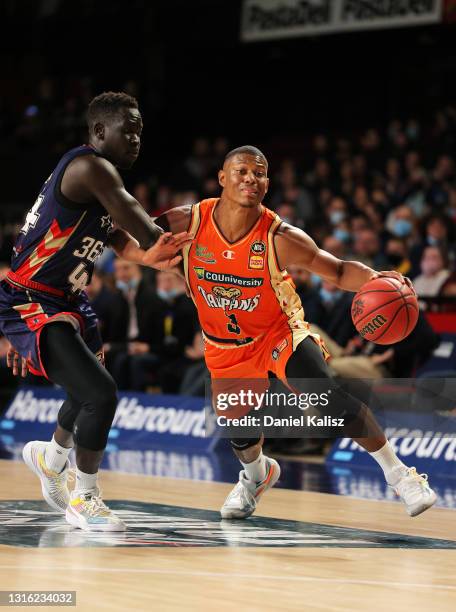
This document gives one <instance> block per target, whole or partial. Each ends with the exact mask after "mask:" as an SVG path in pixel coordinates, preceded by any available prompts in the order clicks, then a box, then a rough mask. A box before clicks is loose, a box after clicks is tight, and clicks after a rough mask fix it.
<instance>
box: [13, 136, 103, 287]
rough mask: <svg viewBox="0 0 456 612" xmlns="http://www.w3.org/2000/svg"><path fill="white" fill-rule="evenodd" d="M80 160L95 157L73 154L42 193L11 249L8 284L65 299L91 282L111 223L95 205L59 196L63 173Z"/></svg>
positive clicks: (80, 150) (85, 151)
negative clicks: (43, 289) (83, 157)
mask: <svg viewBox="0 0 456 612" xmlns="http://www.w3.org/2000/svg"><path fill="white" fill-rule="evenodd" d="M82 155H98V153H97V152H96V151H95V150H94V149H93V148H92V147H90V146H88V145H84V146H80V147H76V148H75V149H71V150H70V151H68V152H67V153H65V155H64V156H63V157H62V158H61V160H60V161H59V163H58V164H57V166H56V168H55V170H54V171H53V173H52V174H51V176H50V177H49V178H48V179H47V181H46V182H45V183H44V185H43V187H42V188H41V191H40V193H39V195H38V198H37V200H36V202H35V204H34V205H33V206H32V208H31V209H30V210H29V212H28V213H27V216H26V218H25V223H24V225H23V226H22V228H21V230H20V233H19V236H18V238H17V240H16V243H15V246H14V249H13V256H12V259H11V272H10V273H9V275H8V280H9V281H10V282H13V283H15V282H17V283H18V284H19V285H20V286H22V287H24V286H27V287H36V288H37V289H39V287H40V286H41V287H42V288H44V287H47V288H48V289H54V291H55V294H56V295H61V294H64V295H66V296H68V295H71V294H73V295H75V294H76V295H77V294H79V293H80V292H81V291H82V290H83V289H84V287H85V286H86V285H87V283H89V282H90V278H91V276H92V271H93V267H94V263H95V261H96V259H97V258H98V257H99V256H100V255H101V253H102V252H103V249H104V247H105V245H106V241H107V238H108V234H109V232H110V230H111V229H112V220H111V217H110V216H109V214H108V213H107V211H106V210H105V209H104V208H103V207H102V205H101V204H100V203H99V202H94V203H91V204H78V203H75V202H72V201H70V200H68V199H67V198H66V197H65V196H64V195H63V194H62V192H61V182H62V177H63V174H64V172H65V169H66V167H67V166H68V164H69V163H70V162H71V161H72V160H73V159H75V158H76V157H79V156H82Z"/></svg>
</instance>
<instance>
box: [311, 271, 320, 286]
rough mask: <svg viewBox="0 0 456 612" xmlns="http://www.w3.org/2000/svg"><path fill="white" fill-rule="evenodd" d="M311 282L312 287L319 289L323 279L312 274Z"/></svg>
mask: <svg viewBox="0 0 456 612" xmlns="http://www.w3.org/2000/svg"><path fill="white" fill-rule="evenodd" d="M310 282H311V284H312V287H319V286H320V285H321V278H320V277H319V276H318V274H313V273H312V274H311V275H310Z"/></svg>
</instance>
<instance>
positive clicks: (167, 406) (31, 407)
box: [0, 387, 213, 450]
mask: <svg viewBox="0 0 456 612" xmlns="http://www.w3.org/2000/svg"><path fill="white" fill-rule="evenodd" d="M64 398H65V394H64V393H63V392H62V391H61V390H56V389H49V388H33V387H28V388H23V389H20V390H19V391H18V392H17V394H16V396H15V397H14V399H13V400H12V402H11V403H10V405H9V407H8V408H7V410H6V412H5V413H4V414H3V416H2V417H1V418H0V436H6V437H9V438H10V437H14V439H15V440H21V441H26V440H30V439H34V438H39V439H47V438H49V437H50V436H51V435H52V432H53V430H54V427H55V424H56V422H57V414H58V411H59V409H60V406H61V405H62V403H63V401H64ZM211 433H212V432H208V435H210V434H211ZM109 439H110V443H111V445H114V446H118V447H125V446H130V445H132V444H134V447H135V448H139V447H147V446H152V445H161V444H165V445H167V446H173V444H178V445H179V446H180V447H183V446H184V447H188V448H198V449H205V450H208V449H209V448H210V446H211V443H212V442H213V440H211V438H210V437H206V430H205V410H204V399H203V398H193V397H184V396H175V395H149V394H146V393H119V403H118V405H117V410H116V414H115V417H114V422H113V425H112V428H111V432H110V436H109Z"/></svg>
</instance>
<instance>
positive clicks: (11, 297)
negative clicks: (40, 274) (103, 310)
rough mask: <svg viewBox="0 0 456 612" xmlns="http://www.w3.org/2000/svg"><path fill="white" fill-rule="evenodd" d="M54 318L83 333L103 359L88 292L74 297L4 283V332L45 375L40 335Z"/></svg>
mask: <svg viewBox="0 0 456 612" xmlns="http://www.w3.org/2000/svg"><path fill="white" fill-rule="evenodd" d="M51 321H66V322H68V323H70V324H71V325H73V327H74V328H75V329H76V330H77V331H78V332H79V333H80V334H81V337H82V339H83V340H84V342H85V344H86V345H87V347H88V348H89V350H90V351H91V352H92V353H94V354H95V355H97V357H98V358H99V359H100V361H103V343H102V340H101V336H100V332H99V329H98V323H97V318H96V315H95V313H94V312H93V310H92V308H91V306H90V304H89V301H88V298H87V296H86V294H85V293H82V294H81V295H80V296H78V297H75V298H74V299H71V300H67V299H65V298H60V297H56V296H53V295H50V294H46V293H43V292H40V291H34V290H30V289H22V288H18V287H14V286H12V285H11V284H9V283H8V282H7V281H6V280H3V281H1V282H0V333H2V334H3V335H4V336H5V337H6V338H7V340H9V342H10V343H11V345H12V346H13V347H14V349H15V350H16V351H17V352H18V353H19V354H20V355H21V357H24V358H25V359H26V360H27V365H28V368H29V370H30V372H31V373H32V374H35V375H37V376H45V377H46V378H48V377H47V375H46V371H45V369H44V367H43V364H42V363H41V358H40V345H39V342H40V334H41V331H42V329H43V327H44V326H45V325H46V324H47V323H50V322H51Z"/></svg>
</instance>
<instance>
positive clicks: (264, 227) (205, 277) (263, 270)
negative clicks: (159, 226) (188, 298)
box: [183, 198, 309, 350]
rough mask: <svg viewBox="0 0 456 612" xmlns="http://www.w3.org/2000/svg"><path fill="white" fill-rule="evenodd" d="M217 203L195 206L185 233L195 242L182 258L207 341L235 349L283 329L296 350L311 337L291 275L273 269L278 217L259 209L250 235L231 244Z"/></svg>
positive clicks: (219, 346) (209, 201)
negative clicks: (218, 217)
mask: <svg viewBox="0 0 456 612" xmlns="http://www.w3.org/2000/svg"><path fill="white" fill-rule="evenodd" d="M218 201H219V199H218V198H214V199H208V200H203V201H201V202H200V203H198V204H195V205H194V206H193V208H192V218H191V224H190V229H189V232H190V233H191V234H192V235H194V236H195V238H194V240H193V242H192V244H191V245H190V246H189V247H186V248H185V249H184V252H183V256H184V269H185V276H186V280H187V284H188V286H189V287H190V291H191V295H192V298H193V301H194V302H195V305H196V307H197V310H198V315H199V319H200V323H201V327H202V329H203V333H204V336H205V340H206V341H207V342H208V343H209V344H211V345H213V346H216V347H218V348H220V349H236V348H241V347H245V346H246V345H249V344H251V343H254V342H258V341H259V340H260V339H261V338H264V337H266V336H267V335H268V334H269V333H271V332H273V331H274V330H277V328H278V327H279V328H280V327H283V328H284V329H285V330H290V331H291V332H292V337H293V350H294V349H295V348H296V346H297V344H298V343H299V342H300V341H301V340H303V339H304V338H305V337H306V336H308V335H309V325H308V323H306V322H305V321H304V311H303V308H302V305H301V300H300V299H299V296H298V294H297V293H296V291H295V286H294V284H293V282H292V280H291V278H290V276H289V274H288V273H287V272H286V270H283V271H281V270H280V269H279V266H278V263H277V258H276V254H275V249H274V244H273V237H274V232H275V231H276V230H277V228H278V227H279V225H280V223H281V219H280V217H278V215H276V214H275V213H274V212H272V211H271V210H269V209H267V208H265V207H264V206H262V207H261V215H260V217H259V219H258V220H257V222H256V223H255V225H254V226H253V227H252V228H251V229H250V231H249V232H248V233H247V234H246V235H245V236H244V237H243V238H241V239H240V240H238V241H237V242H235V243H230V242H228V241H227V240H226V238H224V236H223V235H222V233H221V231H220V229H219V228H218V227H217V224H216V222H215V219H214V210H215V207H216V206H217V203H218Z"/></svg>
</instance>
